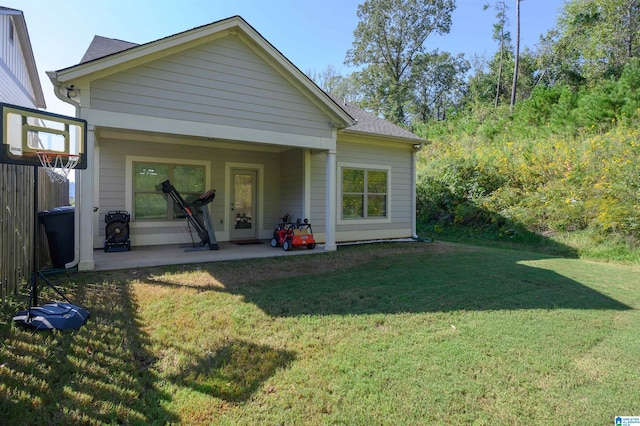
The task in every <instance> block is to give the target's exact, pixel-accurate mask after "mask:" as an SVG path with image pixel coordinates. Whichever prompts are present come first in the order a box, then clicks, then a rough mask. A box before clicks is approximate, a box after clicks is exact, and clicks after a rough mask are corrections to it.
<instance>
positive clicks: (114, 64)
mask: <svg viewBox="0 0 640 426" xmlns="http://www.w3.org/2000/svg"><path fill="white" fill-rule="evenodd" d="M229 35H233V36H236V37H238V38H240V39H241V40H242V41H243V42H244V43H245V44H246V45H247V46H249V47H250V48H251V49H252V50H253V51H254V52H255V53H256V54H257V55H258V56H260V57H261V58H262V59H264V60H265V61H266V62H267V63H268V64H269V65H270V66H271V67H273V68H274V70H276V71H277V72H278V73H280V74H281V75H282V76H283V77H284V78H285V79H287V80H288V81H289V82H290V83H291V84H292V85H293V86H295V87H296V88H297V89H298V90H299V91H300V92H301V93H304V95H305V96H306V97H307V98H308V99H309V100H310V101H311V102H313V103H314V104H315V105H316V106H317V107H319V108H320V109H321V110H322V111H323V112H324V113H325V114H326V115H327V117H328V118H329V119H330V120H331V121H333V122H335V123H337V127H338V128H344V127H346V126H349V125H351V124H353V122H354V120H353V118H352V117H351V116H350V115H349V114H348V113H347V112H346V111H345V110H344V109H342V108H340V107H339V106H338V105H336V104H335V103H334V102H333V101H332V100H331V98H329V96H328V95H327V94H326V93H325V92H323V91H322V90H321V89H320V88H319V87H318V86H317V85H316V84H315V83H313V81H311V79H309V78H308V77H307V76H306V75H305V74H304V73H302V71H300V70H299V69H298V68H297V67H296V66H295V65H294V64H293V63H291V61H289V60H288V59H287V58H286V57H285V56H284V55H283V54H282V53H281V52H280V51H278V50H277V49H276V48H275V47H274V46H273V45H272V44H271V43H269V41H267V40H266V39H265V38H264V37H262V35H261V34H260V33H258V32H257V31H256V30H255V29H254V28H253V27H252V26H251V25H249V24H248V23H247V22H246V21H245V20H244V19H242V17H240V16H233V17H231V18H227V19H223V20H220V21H216V22H213V23H211V24H207V25H203V26H200V27H196V28H193V29H191V30H187V31H183V32H180V33H177V34H174V35H170V36H167V37H164V38H161V39H159V40H155V41H151V42H149V43H144V44H140V45H136V44H134V43H129V42H125V41H122V40H116V39H108V38H105V37H99V38H94V41H93V42H92V43H91V45H90V46H89V49H88V50H87V52H86V53H85V55H84V56H83V60H84V62H81V63H79V64H77V65H73V66H71V67H67V68H63V69H60V70H58V71H48V72H47V75H48V76H49V78H50V79H51V81H52V83H53V84H54V86H56V87H61V86H63V85H68V84H75V85H78V83H82V82H83V81H84V82H88V81H92V80H95V79H98V78H102V77H105V76H108V75H111V74H113V73H116V72H121V71H123V70H127V69H130V68H133V67H136V66H139V65H142V64H145V63H147V62H149V61H152V60H156V59H159V58H163V57H166V56H169V55H172V54H175V53H179V52H181V51H184V50H187V49H190V48H193V47H196V46H199V45H202V44H205V43H207V42H210V41H213V40H216V39H219V38H223V37H227V36H229ZM103 53H106V55H103V56H101V55H102V54H103Z"/></svg>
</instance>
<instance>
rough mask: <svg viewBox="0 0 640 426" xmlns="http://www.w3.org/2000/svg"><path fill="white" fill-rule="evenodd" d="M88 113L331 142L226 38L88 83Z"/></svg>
mask: <svg viewBox="0 0 640 426" xmlns="http://www.w3.org/2000/svg"><path fill="white" fill-rule="evenodd" d="M91 108H92V109H98V110H107V111H117V112H121V113H127V114H139V115H146V116H153V117H161V118H171V119H178V120H185V121H196V122H204V123H211V124H219V125H227V126H235V127H241V128H251V129H257V130H265V131H274V132H283V133H293V134H300V135H308V136H315V137H331V129H330V126H328V124H327V117H326V115H325V114H324V113H323V112H322V111H321V110H320V109H319V108H318V107H316V106H315V105H314V104H313V103H311V102H310V101H309V100H308V99H307V98H306V97H305V96H303V95H302V94H301V93H300V92H299V91H298V90H297V89H296V88H295V87H294V86H293V85H292V84H291V83H289V81H287V79H285V78H284V77H283V76H282V75H280V74H279V73H278V72H276V71H275V70H274V68H272V67H271V66H270V65H269V64H267V63H266V62H265V61H264V60H263V59H262V58H260V57H259V56H258V55H256V54H255V53H254V52H253V51H252V50H251V49H250V48H249V47H248V46H247V45H245V44H244V43H243V42H241V41H240V40H239V39H238V38H236V37H233V36H229V37H225V38H222V39H218V40H215V41H213V42H210V43H207V44H205V45H202V46H198V47H195V48H192V49H189V50H187V51H184V52H181V53H178V54H174V55H170V56H168V57H166V58H163V59H158V60H155V61H152V62H149V63H147V64H145V65H142V66H138V67H135V68H133V69H131V70H128V71H125V72H121V73H117V74H114V75H111V76H108V77H105V78H103V79H99V80H96V81H94V82H92V83H91Z"/></svg>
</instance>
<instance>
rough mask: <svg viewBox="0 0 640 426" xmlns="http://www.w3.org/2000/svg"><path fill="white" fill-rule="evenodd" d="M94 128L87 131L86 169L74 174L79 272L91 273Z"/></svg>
mask: <svg viewBox="0 0 640 426" xmlns="http://www.w3.org/2000/svg"><path fill="white" fill-rule="evenodd" d="M95 141H96V139H95V133H94V127H93V126H88V129H87V146H86V154H87V169H86V170H81V171H79V172H78V173H76V180H78V182H76V185H79V187H80V194H79V196H78V197H76V215H79V220H80V221H79V233H80V235H79V239H78V241H79V244H80V253H79V254H80V261H79V263H78V270H79V271H91V270H93V269H95V262H94V260H93V206H94V202H93V184H94V164H95V159H94V155H93V154H94V146H95Z"/></svg>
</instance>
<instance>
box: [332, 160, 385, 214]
mask: <svg viewBox="0 0 640 426" xmlns="http://www.w3.org/2000/svg"><path fill="white" fill-rule="evenodd" d="M338 170H339V177H340V178H339V181H338V189H339V190H338V197H339V201H338V208H339V212H338V223H339V224H347V223H354V222H355V223H389V222H390V221H391V213H390V206H391V201H390V200H391V167H389V166H381V165H363V164H351V163H340V164H338Z"/></svg>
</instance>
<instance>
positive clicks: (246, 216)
mask: <svg viewBox="0 0 640 426" xmlns="http://www.w3.org/2000/svg"><path fill="white" fill-rule="evenodd" d="M256 180H257V173H256V171H255V170H249V169H232V170H231V194H230V195H231V200H230V206H229V208H230V209H231V211H230V215H229V217H230V218H231V229H230V233H229V237H230V239H231V240H248V239H255V238H256V237H257V223H256V217H257V214H256V213H257V212H256V208H257V202H256V198H257V191H256Z"/></svg>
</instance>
